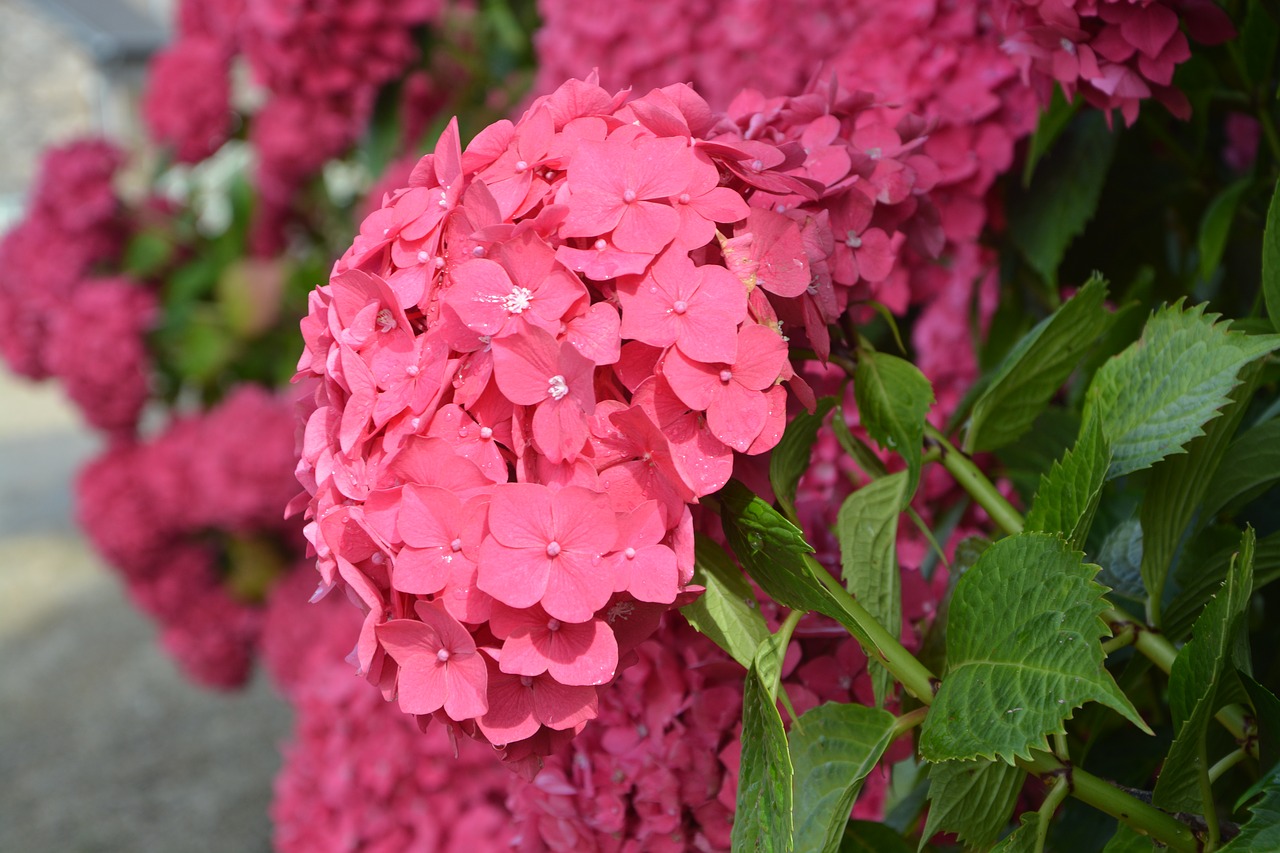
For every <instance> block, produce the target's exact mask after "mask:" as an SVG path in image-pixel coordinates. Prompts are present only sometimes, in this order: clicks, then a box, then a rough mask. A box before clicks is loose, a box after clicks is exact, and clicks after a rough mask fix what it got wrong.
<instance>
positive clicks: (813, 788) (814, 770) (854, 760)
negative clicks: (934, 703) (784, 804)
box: [790, 702, 894, 853]
mask: <svg viewBox="0 0 1280 853" xmlns="http://www.w3.org/2000/svg"><path fill="white" fill-rule="evenodd" d="M893 726H894V717H893V714H890V713H889V712H888V711H883V710H880V709H877V708H867V707H864V706H862V705H845V704H840V703H836V702H828V703H827V704H825V705H819V706H818V707H817V708H814V709H813V710H811V711H806V712H805V713H804V714H803V715H802V716H801V717H800V720H799V722H798V723H796V724H795V725H794V726H792V728H791V739H790V742H791V761H792V763H793V765H794V767H795V794H794V801H795V841H796V849H797V850H805V851H815V853H816V851H820V850H821V851H827V850H836V849H837V848H838V847H839V845H840V837H841V835H842V834H844V830H845V823H846V822H847V821H848V820H849V812H850V810H851V809H852V808H853V801H854V798H855V797H857V795H858V791H859V790H861V789H862V782H863V780H864V779H866V777H867V774H868V773H870V772H871V771H872V769H874V768H875V766H876V763H877V762H878V761H879V760H880V756H882V755H884V751H885V750H886V749H888V747H889V742H890V739H891V738H892V736H893Z"/></svg>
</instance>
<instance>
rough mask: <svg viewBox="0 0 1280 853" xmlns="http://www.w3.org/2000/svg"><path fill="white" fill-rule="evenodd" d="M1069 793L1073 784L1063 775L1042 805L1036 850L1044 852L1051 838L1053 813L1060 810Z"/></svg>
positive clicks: (1055, 782)
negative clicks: (1059, 807) (1050, 826)
mask: <svg viewBox="0 0 1280 853" xmlns="http://www.w3.org/2000/svg"><path fill="white" fill-rule="evenodd" d="M1069 793H1071V782H1070V781H1068V779H1067V776H1066V774H1063V775H1061V776H1059V777H1058V778H1057V780H1056V781H1054V783H1053V787H1052V788H1050V789H1049V795H1048V796H1046V797H1045V798H1044V802H1043V803H1041V804H1040V826H1039V827H1037V828H1036V847H1035V849H1036V850H1044V843H1045V841H1046V839H1047V838H1048V836H1049V821H1051V820H1052V819H1053V813H1054V812H1056V811H1057V810H1058V806H1060V805H1062V801H1063V800H1065V799H1066V798H1067V794H1069Z"/></svg>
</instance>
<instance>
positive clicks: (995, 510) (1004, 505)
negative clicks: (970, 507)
mask: <svg viewBox="0 0 1280 853" xmlns="http://www.w3.org/2000/svg"><path fill="white" fill-rule="evenodd" d="M924 434H925V435H926V436H927V437H928V438H929V440H930V441H932V442H933V443H934V444H935V445H937V447H938V448H940V449H941V451H942V467H944V468H946V469H947V471H948V472H949V473H950V474H951V476H952V477H954V478H955V481H956V482H957V483H959V484H960V487H961V488H963V489H964V490H965V491H966V492H968V493H969V496H970V497H972V498H973V499H974V501H976V502H977V504H978V506H980V507H982V508H983V509H984V510H986V511H987V515H989V516H991V520H992V521H994V522H995V523H996V524H997V525H998V526H999V527H1000V529H1001V530H1003V531H1004V532H1005V533H1008V534H1011V535H1012V534H1014V533H1021V532H1022V514H1021V513H1019V512H1018V511H1017V510H1016V509H1014V508H1013V504H1011V503H1009V502H1008V501H1007V500H1005V498H1004V495H1002V494H1000V492H999V491H998V490H997V489H996V487H995V484H994V483H992V482H991V481H990V480H988V479H987V475H986V474H983V473H982V471H981V469H979V468H978V466H977V465H975V464H973V460H972V459H970V458H969V457H968V456H965V455H964V454H963V453H961V452H960V451H959V450H957V449H956V448H955V447H954V446H953V445H952V444H951V442H949V441H947V438H946V436H944V435H943V434H942V433H941V432H939V431H938V430H936V429H934V428H933V427H931V426H926V427H925V428H924Z"/></svg>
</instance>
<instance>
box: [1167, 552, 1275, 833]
mask: <svg viewBox="0 0 1280 853" xmlns="http://www.w3.org/2000/svg"><path fill="white" fill-rule="evenodd" d="M1254 545H1255V540H1254V534H1253V530H1252V529H1251V528H1250V529H1247V530H1246V531H1245V534H1244V538H1243V540H1242V541H1241V544H1240V553H1239V556H1238V557H1237V559H1236V560H1235V563H1234V564H1233V565H1232V567H1231V570H1230V571H1229V572H1228V573H1227V585H1226V588H1225V589H1223V590H1222V592H1220V593H1218V595H1217V597H1215V598H1214V599H1213V601H1211V602H1209V604H1208V605H1207V606H1206V607H1205V609H1204V612H1203V613H1201V614H1200V618H1199V619H1197V620H1196V624H1195V628H1194V629H1192V633H1193V637H1192V639H1191V640H1190V642H1188V643H1187V644H1186V645H1185V646H1183V647H1182V650H1181V651H1180V652H1178V656H1177V657H1176V658H1174V661H1173V667H1172V668H1171V669H1170V671H1169V708H1170V711H1171V715H1172V718H1173V726H1174V738H1173V745H1172V746H1170V747H1169V757H1168V758H1167V759H1165V762H1164V768H1163V769H1162V770H1161V771H1160V778H1159V779H1157V780H1156V788H1155V791H1154V792H1153V793H1152V798H1151V801H1152V803H1154V804H1155V805H1156V806H1157V807H1159V808H1162V809H1165V810H1166V811H1196V812H1199V813H1201V814H1203V813H1204V811H1205V810H1207V809H1210V808H1213V807H1214V806H1213V803H1211V802H1209V803H1206V802H1202V801H1201V799H1202V798H1201V790H1202V782H1203V780H1202V778H1201V774H1204V773H1207V772H1208V767H1207V764H1206V762H1205V761H1204V745H1205V743H1204V738H1205V734H1206V732H1207V730H1208V728H1209V724H1210V722H1211V721H1212V719H1213V715H1214V713H1215V712H1216V711H1217V710H1218V708H1219V707H1221V706H1222V704H1224V703H1223V701H1222V698H1221V697H1222V695H1223V688H1224V685H1225V684H1226V683H1227V676H1228V674H1229V673H1230V672H1232V671H1233V670H1232V661H1231V656H1232V653H1233V651H1234V649H1235V645H1236V638H1237V634H1238V633H1239V631H1240V628H1241V620H1242V617H1243V615H1244V612H1245V608H1246V607H1247V606H1248V603H1249V596H1250V594H1251V593H1252V592H1253V550H1254Z"/></svg>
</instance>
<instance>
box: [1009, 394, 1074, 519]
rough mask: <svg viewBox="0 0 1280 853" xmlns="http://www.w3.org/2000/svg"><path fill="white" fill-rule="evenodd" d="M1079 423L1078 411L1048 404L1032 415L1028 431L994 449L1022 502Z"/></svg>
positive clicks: (1027, 500)
mask: <svg viewBox="0 0 1280 853" xmlns="http://www.w3.org/2000/svg"><path fill="white" fill-rule="evenodd" d="M1080 426H1081V420H1080V413H1079V412H1073V411H1070V410H1068V409H1062V408H1058V407H1057V406H1050V407H1049V408H1048V409H1045V411H1044V412H1043V413H1042V414H1041V415H1040V417H1038V418H1036V422H1035V423H1034V424H1032V426H1031V431H1030V432H1028V433H1027V434H1025V435H1024V436H1022V438H1020V439H1018V440H1017V441H1015V442H1014V443H1013V444H1010V445H1009V446H1008V447H1002V448H1000V449H999V450H997V451H996V458H997V459H999V460H1000V469H1001V473H1002V475H1003V476H1005V477H1008V478H1009V481H1010V482H1011V483H1013V486H1014V488H1016V489H1017V490H1018V494H1019V495H1020V496H1021V497H1022V499H1023V501H1024V503H1025V504H1027V505H1028V506H1029V505H1030V504H1031V499H1032V498H1033V497H1034V496H1035V493H1036V490H1037V489H1038V488H1040V478H1041V477H1043V476H1044V475H1045V474H1047V473H1048V472H1049V469H1050V467H1052V466H1053V463H1054V462H1057V461H1058V460H1059V459H1061V458H1062V457H1063V455H1064V454H1065V453H1066V452H1067V451H1068V450H1070V449H1071V447H1072V445H1074V444H1075V443H1076V439H1077V438H1078V437H1079V435H1080Z"/></svg>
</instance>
